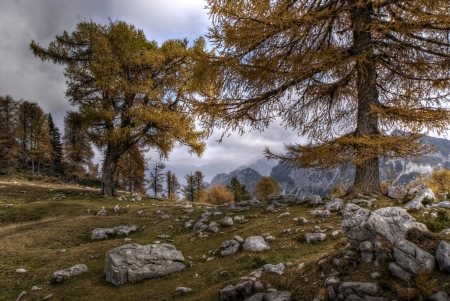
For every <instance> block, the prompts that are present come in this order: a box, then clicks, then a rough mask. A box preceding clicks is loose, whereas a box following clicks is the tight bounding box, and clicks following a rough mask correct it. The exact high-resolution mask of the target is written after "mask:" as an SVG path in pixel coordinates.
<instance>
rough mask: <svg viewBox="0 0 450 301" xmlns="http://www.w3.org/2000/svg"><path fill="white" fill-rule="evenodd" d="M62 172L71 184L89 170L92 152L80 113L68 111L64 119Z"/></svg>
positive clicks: (92, 156)
mask: <svg viewBox="0 0 450 301" xmlns="http://www.w3.org/2000/svg"><path fill="white" fill-rule="evenodd" d="M63 149H64V170H65V173H66V174H67V175H68V177H69V178H70V179H71V181H72V182H75V181H76V180H78V179H81V178H83V177H84V176H85V175H86V172H87V170H88V169H91V165H92V159H93V158H94V151H93V150H92V146H91V144H90V142H89V137H88V133H87V127H86V125H85V124H84V118H83V117H82V116H81V114H80V113H78V112H74V111H68V112H67V115H66V116H65V117H64V136H63Z"/></svg>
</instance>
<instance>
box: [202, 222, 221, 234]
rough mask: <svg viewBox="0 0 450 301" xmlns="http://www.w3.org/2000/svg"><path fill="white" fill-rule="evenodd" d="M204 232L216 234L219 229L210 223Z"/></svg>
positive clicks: (213, 223)
mask: <svg viewBox="0 0 450 301" xmlns="http://www.w3.org/2000/svg"><path fill="white" fill-rule="evenodd" d="M205 231H208V232H211V233H217V232H219V228H217V224H216V223H215V222H211V223H209V226H208V227H207V228H206V229H205Z"/></svg>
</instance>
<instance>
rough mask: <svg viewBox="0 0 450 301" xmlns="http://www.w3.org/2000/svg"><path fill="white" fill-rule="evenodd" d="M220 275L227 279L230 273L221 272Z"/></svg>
mask: <svg viewBox="0 0 450 301" xmlns="http://www.w3.org/2000/svg"><path fill="white" fill-rule="evenodd" d="M219 275H220V276H222V277H226V276H228V272H227V271H220V273H219Z"/></svg>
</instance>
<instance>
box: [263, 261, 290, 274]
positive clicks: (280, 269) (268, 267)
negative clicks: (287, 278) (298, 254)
mask: <svg viewBox="0 0 450 301" xmlns="http://www.w3.org/2000/svg"><path fill="white" fill-rule="evenodd" d="M263 268H264V270H265V271H267V272H269V273H272V274H277V275H283V273H284V269H285V267H284V264H282V263H279V264H277V265H273V264H265V265H264V266H263Z"/></svg>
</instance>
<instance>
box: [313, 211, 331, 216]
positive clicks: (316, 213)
mask: <svg viewBox="0 0 450 301" xmlns="http://www.w3.org/2000/svg"><path fill="white" fill-rule="evenodd" d="M311 214H312V215H315V216H317V217H320V218H329V217H330V215H331V212H330V210H313V211H311Z"/></svg>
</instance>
